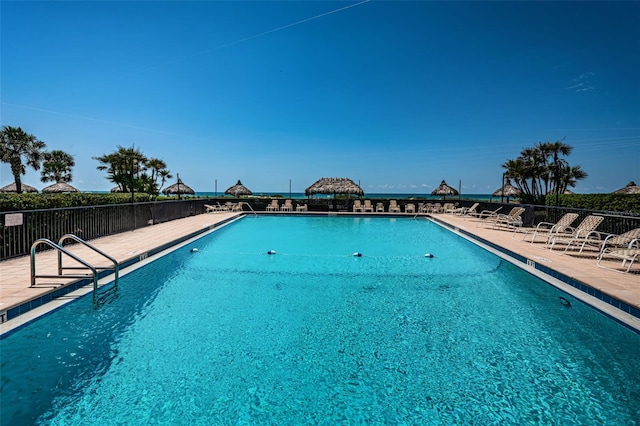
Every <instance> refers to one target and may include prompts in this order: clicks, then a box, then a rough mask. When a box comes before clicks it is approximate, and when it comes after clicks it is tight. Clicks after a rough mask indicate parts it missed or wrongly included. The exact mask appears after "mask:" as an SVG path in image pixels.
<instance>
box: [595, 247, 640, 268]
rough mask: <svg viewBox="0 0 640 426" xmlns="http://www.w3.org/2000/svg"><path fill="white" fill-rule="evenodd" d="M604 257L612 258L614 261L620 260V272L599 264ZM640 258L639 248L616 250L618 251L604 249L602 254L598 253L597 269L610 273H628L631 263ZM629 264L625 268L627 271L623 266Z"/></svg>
mask: <svg viewBox="0 0 640 426" xmlns="http://www.w3.org/2000/svg"><path fill="white" fill-rule="evenodd" d="M605 257H613V258H614V259H618V260H622V265H621V267H622V269H623V270H622V271H620V270H618V269H614V268H610V267H608V266H604V265H602V264H601V262H602V259H603V258H605ZM639 257H640V248H635V247H631V248H626V249H625V248H618V249H608V248H607V249H605V250H604V251H603V252H602V253H600V255H599V256H598V263H597V265H598V267H599V268H604V269H609V270H610V271H616V272H629V270H630V269H631V265H633V262H635V261H636V260H638V258H639ZM627 262H629V266H627V269H624V267H625V264H626V263H627Z"/></svg>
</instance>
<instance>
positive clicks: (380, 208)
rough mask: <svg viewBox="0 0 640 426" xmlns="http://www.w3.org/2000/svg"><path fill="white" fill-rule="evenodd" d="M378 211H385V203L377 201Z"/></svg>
mask: <svg viewBox="0 0 640 426" xmlns="http://www.w3.org/2000/svg"><path fill="white" fill-rule="evenodd" d="M376 213H384V204H383V203H376Z"/></svg>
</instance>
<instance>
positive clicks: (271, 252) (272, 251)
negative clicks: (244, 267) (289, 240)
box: [267, 250, 276, 254]
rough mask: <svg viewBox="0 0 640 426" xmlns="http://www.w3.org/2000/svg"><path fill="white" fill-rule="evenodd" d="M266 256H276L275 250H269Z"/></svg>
mask: <svg viewBox="0 0 640 426" xmlns="http://www.w3.org/2000/svg"><path fill="white" fill-rule="evenodd" d="M267 254H276V251H275V250H269V251H268V252H267Z"/></svg>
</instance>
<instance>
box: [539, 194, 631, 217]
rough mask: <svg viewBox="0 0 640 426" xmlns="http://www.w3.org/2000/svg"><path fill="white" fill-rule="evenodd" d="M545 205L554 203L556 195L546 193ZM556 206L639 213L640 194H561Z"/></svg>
mask: <svg viewBox="0 0 640 426" xmlns="http://www.w3.org/2000/svg"><path fill="white" fill-rule="evenodd" d="M546 204H547V206H555V205H556V196H555V195H547V200H546ZM557 205H558V207H568V208H575V209H587V210H601V211H609V212H625V213H635V214H640V194H562V195H559V196H558V204H557Z"/></svg>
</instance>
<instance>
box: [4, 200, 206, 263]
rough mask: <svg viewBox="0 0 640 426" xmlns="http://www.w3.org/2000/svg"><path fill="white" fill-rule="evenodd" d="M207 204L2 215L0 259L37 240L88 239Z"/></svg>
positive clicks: (22, 251)
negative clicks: (62, 237)
mask: <svg viewBox="0 0 640 426" xmlns="http://www.w3.org/2000/svg"><path fill="white" fill-rule="evenodd" d="M208 202H210V201H208V200H206V199H191V200H180V201H157V202H148V203H135V204H110V205H103V206H90V207H70V208H60V209H46V210H24V211H15V212H2V213H0V238H1V246H0V260H4V259H10V258H12V257H17V256H24V255H27V254H29V252H30V248H31V244H33V242H34V241H36V240H37V239H39V238H46V239H48V240H52V241H58V239H59V238H60V237H61V236H63V235H65V234H75V235H77V236H79V237H80V238H82V239H83V240H92V239H95V238H99V237H104V236H107V235H113V234H118V233H121V232H127V231H133V230H134V229H138V228H144V227H146V226H150V225H152V224H156V223H162V222H167V221H169V220H174V219H180V218H184V217H188V216H194V215H196V214H201V213H203V212H204V204H206V203H208ZM42 249H46V247H41V248H39V250H42Z"/></svg>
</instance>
